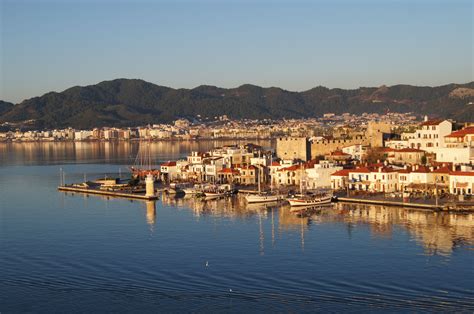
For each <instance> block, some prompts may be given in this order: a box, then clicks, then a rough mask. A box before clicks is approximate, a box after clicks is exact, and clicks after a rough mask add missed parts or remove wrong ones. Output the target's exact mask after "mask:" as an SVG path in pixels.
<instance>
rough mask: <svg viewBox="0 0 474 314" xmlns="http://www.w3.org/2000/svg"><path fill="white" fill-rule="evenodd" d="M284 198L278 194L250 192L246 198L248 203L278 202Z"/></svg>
mask: <svg viewBox="0 0 474 314" xmlns="http://www.w3.org/2000/svg"><path fill="white" fill-rule="evenodd" d="M281 199H283V197H282V196H281V195H277V194H265V193H260V194H249V195H246V196H245V200H246V201H247V203H269V202H277V201H279V200H281Z"/></svg>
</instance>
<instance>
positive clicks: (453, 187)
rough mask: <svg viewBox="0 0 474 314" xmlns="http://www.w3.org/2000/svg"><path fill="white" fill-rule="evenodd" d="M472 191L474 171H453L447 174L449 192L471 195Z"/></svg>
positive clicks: (473, 189) (473, 188)
mask: <svg viewBox="0 0 474 314" xmlns="http://www.w3.org/2000/svg"><path fill="white" fill-rule="evenodd" d="M473 191H474V172H470V171H453V172H451V173H450V174H449V192H450V193H451V194H457V195H471V194H473Z"/></svg>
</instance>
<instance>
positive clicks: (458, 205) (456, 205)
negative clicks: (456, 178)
mask: <svg viewBox="0 0 474 314" xmlns="http://www.w3.org/2000/svg"><path fill="white" fill-rule="evenodd" d="M337 201H338V202H342V203H356V204H370V205H383V206H398V207H409V208H417V209H427V210H434V211H466V212H467V211H469V212H472V211H474V202H466V201H458V202H454V201H449V202H443V203H439V204H432V203H429V202H410V201H408V202H404V201H403V200H397V199H395V200H390V199H370V198H357V197H338V198H337Z"/></svg>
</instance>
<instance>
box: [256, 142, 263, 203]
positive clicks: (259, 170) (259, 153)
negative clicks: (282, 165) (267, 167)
mask: <svg viewBox="0 0 474 314" xmlns="http://www.w3.org/2000/svg"><path fill="white" fill-rule="evenodd" d="M261 153H262V152H261V151H259V152H258V157H259V159H260V158H261V157H262V154H261ZM257 167H258V178H257V179H258V194H260V193H261V191H260V177H261V173H262V171H261V167H260V165H259V164H257Z"/></svg>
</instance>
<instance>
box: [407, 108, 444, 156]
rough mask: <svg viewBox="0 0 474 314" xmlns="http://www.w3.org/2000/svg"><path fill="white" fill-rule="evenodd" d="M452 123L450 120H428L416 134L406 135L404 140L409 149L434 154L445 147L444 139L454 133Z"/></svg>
mask: <svg viewBox="0 0 474 314" xmlns="http://www.w3.org/2000/svg"><path fill="white" fill-rule="evenodd" d="M452 126H453V125H452V123H451V122H450V121H448V120H428V119H427V118H426V117H425V121H424V122H423V123H422V124H421V125H420V127H421V128H420V129H418V130H416V131H415V132H414V133H405V134H404V137H405V138H404V139H405V140H407V141H408V147H410V148H417V149H422V150H425V151H427V152H430V153H433V152H435V150H436V149H437V148H439V147H444V137H445V136H446V135H449V134H450V133H451V132H452Z"/></svg>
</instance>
